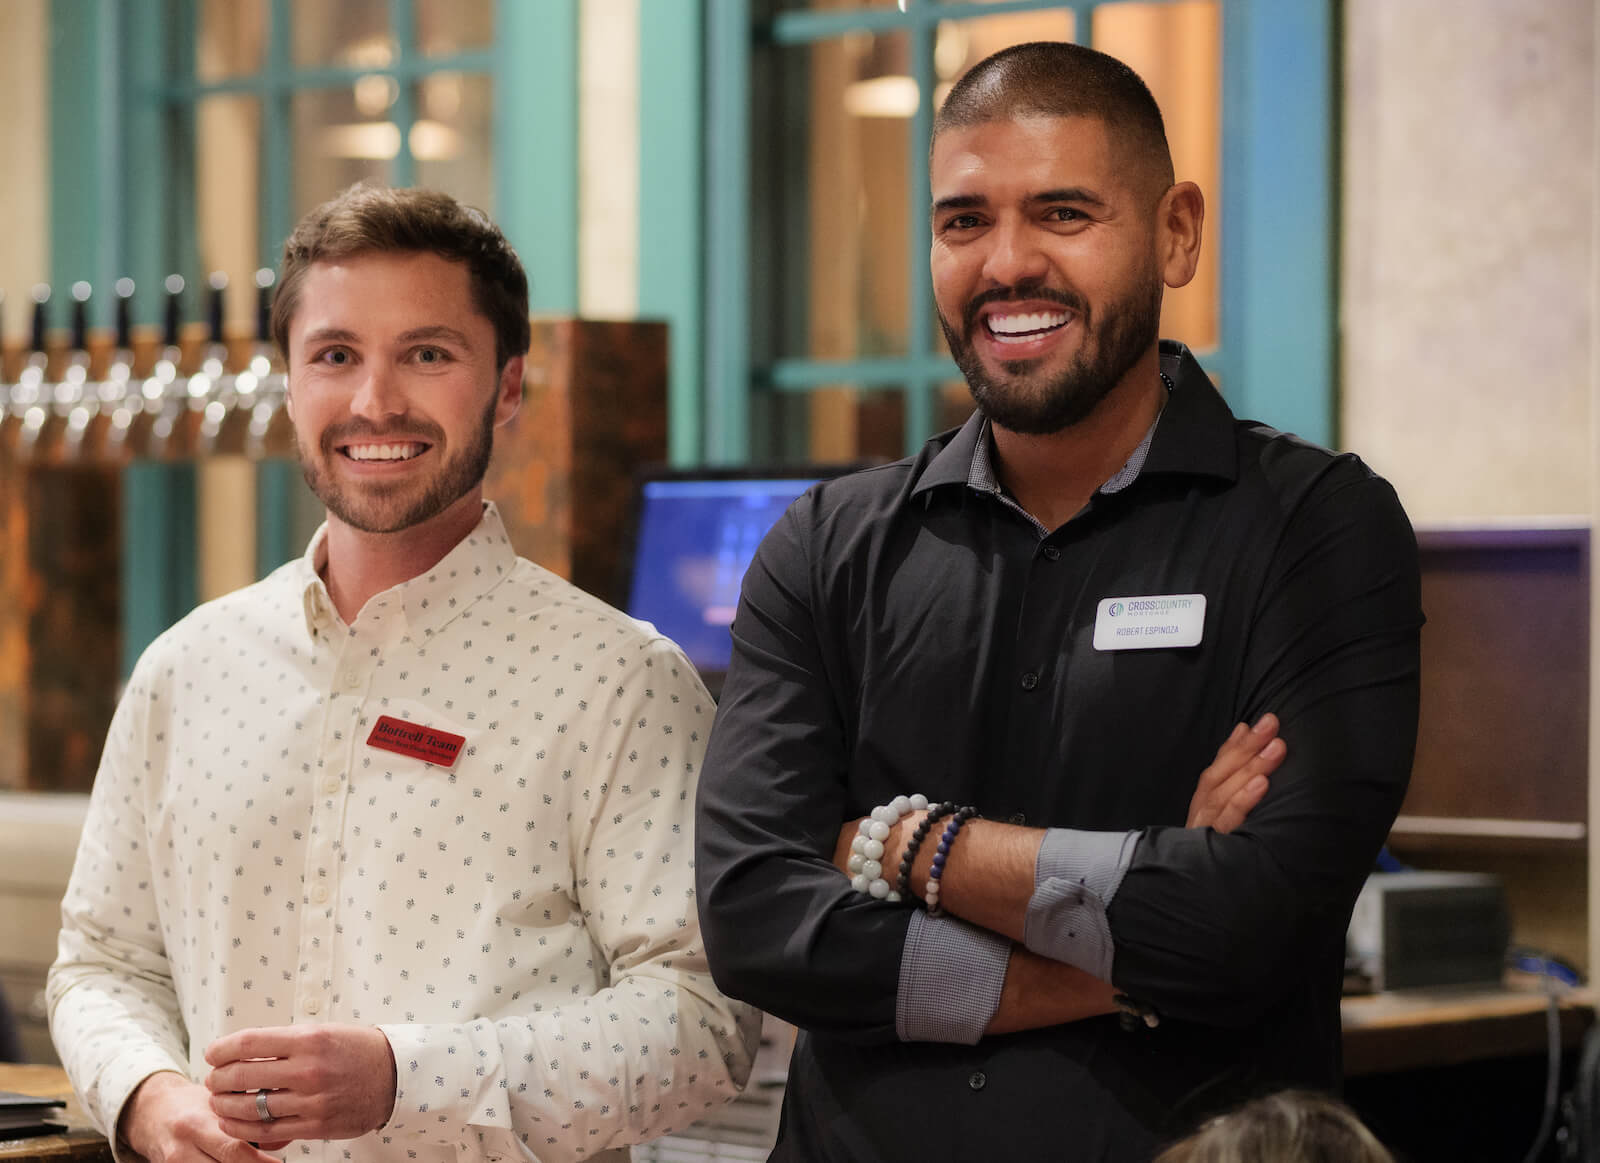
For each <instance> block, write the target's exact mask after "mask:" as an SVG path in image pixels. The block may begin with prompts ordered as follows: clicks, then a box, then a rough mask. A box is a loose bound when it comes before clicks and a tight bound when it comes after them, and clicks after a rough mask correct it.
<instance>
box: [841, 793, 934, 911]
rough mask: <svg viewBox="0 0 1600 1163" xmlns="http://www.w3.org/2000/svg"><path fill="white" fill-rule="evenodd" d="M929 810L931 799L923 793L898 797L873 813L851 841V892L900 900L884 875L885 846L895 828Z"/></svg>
mask: <svg viewBox="0 0 1600 1163" xmlns="http://www.w3.org/2000/svg"><path fill="white" fill-rule="evenodd" d="M927 809H928V797H927V796H925V795H922V794H920V793H919V794H917V795H911V796H895V797H894V799H892V800H890V801H889V802H888V803H886V804H883V805H882V806H881V807H876V808H873V809H872V814H871V815H870V816H868V817H866V819H864V820H862V821H861V824H860V827H859V828H858V829H857V831H856V835H855V837H854V838H853V839H852V840H851V841H850V859H849V861H848V863H847V864H846V867H847V868H848V869H849V870H850V887H851V888H853V889H855V890H856V891H857V892H864V893H866V894H867V895H868V896H870V897H872V898H873V899H874V900H880V901H898V900H899V899H900V894H899V893H898V892H896V891H895V888H894V885H892V884H890V883H889V881H888V879H887V878H885V876H884V875H883V842H884V841H885V840H887V839H888V838H889V830H890V829H891V828H892V827H894V825H896V824H898V823H899V822H900V821H901V820H902V819H904V818H905V817H906V816H909V815H910V814H911V813H912V812H924V811H927Z"/></svg>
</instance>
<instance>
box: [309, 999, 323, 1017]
mask: <svg viewBox="0 0 1600 1163" xmlns="http://www.w3.org/2000/svg"><path fill="white" fill-rule="evenodd" d="M321 1008H322V1003H321V1002H320V1001H318V1000H317V999H316V998H314V997H308V998H306V1013H308V1014H314V1013H316V1012H317V1011H318V1010H320V1009H321Z"/></svg>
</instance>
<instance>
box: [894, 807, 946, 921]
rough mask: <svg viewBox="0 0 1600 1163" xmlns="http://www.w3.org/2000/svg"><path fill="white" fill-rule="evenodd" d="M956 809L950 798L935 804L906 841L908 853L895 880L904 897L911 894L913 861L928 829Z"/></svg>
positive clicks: (925, 837)
mask: <svg viewBox="0 0 1600 1163" xmlns="http://www.w3.org/2000/svg"><path fill="white" fill-rule="evenodd" d="M955 810H956V805H955V803H954V802H952V801H950V800H946V801H944V802H943V803H937V804H934V805H933V806H932V807H931V808H929V809H928V814H927V815H926V816H923V817H922V822H921V823H920V824H918V825H917V826H916V828H915V830H913V831H912V833H911V839H910V840H908V841H907V842H906V854H905V855H904V856H902V857H901V858H900V875H899V876H898V877H896V878H895V882H894V887H895V891H896V892H898V893H899V894H900V896H901V898H902V899H906V898H909V897H910V896H911V863H912V861H914V860H916V858H917V849H918V848H921V847H922V842H923V841H924V840H926V839H927V838H928V830H929V829H930V828H932V827H933V824H934V821H935V820H939V819H942V818H943V817H945V816H948V815H949V814H950V813H951V812H953V811H955ZM913 903H915V902H913Z"/></svg>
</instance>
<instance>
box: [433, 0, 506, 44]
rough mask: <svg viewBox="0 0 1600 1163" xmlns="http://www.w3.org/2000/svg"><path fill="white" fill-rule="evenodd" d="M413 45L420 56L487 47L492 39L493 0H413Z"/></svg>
mask: <svg viewBox="0 0 1600 1163" xmlns="http://www.w3.org/2000/svg"><path fill="white" fill-rule="evenodd" d="M416 6H417V7H416V13H417V47H418V49H420V50H421V52H422V54H423V55H424V56H445V55H448V54H449V53H457V52H464V51H466V50H467V49H475V48H487V47H489V45H490V44H491V43H493V41H494V4H493V0H416Z"/></svg>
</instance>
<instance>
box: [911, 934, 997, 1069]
mask: <svg viewBox="0 0 1600 1163" xmlns="http://www.w3.org/2000/svg"><path fill="white" fill-rule="evenodd" d="M1010 960H1011V942H1010V941H1009V940H1008V939H1007V938H1005V937H1002V936H1001V935H1000V934H999V933H991V932H990V931H989V930H988V929H980V928H978V926H976V925H969V924H967V923H966V922H965V921H958V920H956V919H955V918H954V917H951V916H944V915H941V916H937V917H930V916H929V915H928V914H927V913H925V912H923V911H922V910H921V909H918V910H917V911H916V912H915V913H913V914H912V915H911V925H910V926H909V927H908V928H907V929H906V943H905V948H904V951H903V952H902V953H901V955H900V992H899V994H898V995H897V996H896V998H895V1012H894V1026H895V1032H896V1033H898V1034H899V1035H900V1040H901V1041H902V1042H959V1043H961V1044H962V1045H965V1046H971V1045H975V1044H976V1043H977V1041H978V1039H979V1038H981V1037H983V1031H984V1028H985V1027H986V1026H988V1024H989V1019H990V1018H992V1017H994V1013H995V1011H996V1010H997V1009H999V1008H1000V988H1001V986H1003V985H1005V982H1006V964H1007V963H1008V962H1009V961H1010Z"/></svg>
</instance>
